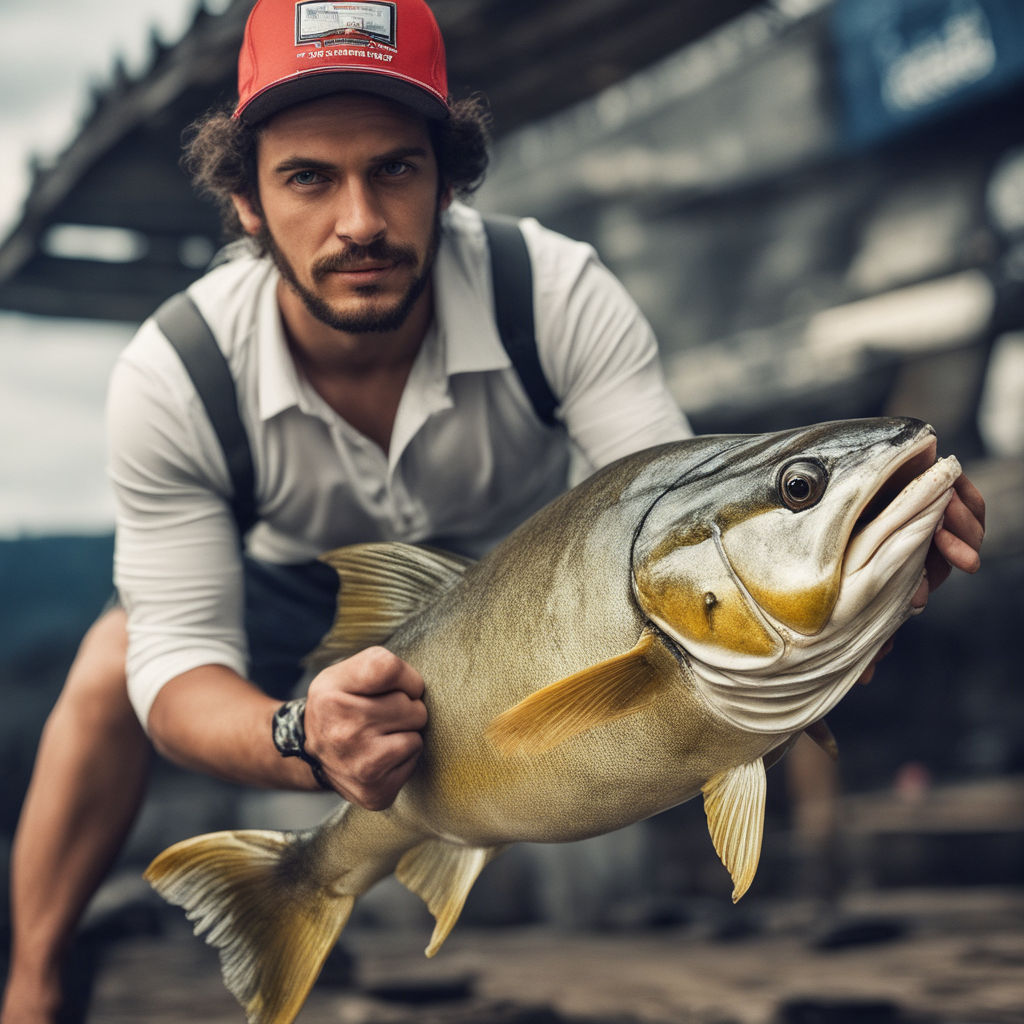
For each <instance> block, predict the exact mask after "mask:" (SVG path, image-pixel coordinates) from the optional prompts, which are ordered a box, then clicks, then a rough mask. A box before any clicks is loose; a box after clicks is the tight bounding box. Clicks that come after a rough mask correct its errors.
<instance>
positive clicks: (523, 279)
mask: <svg viewBox="0 0 1024 1024" xmlns="http://www.w3.org/2000/svg"><path fill="white" fill-rule="evenodd" d="M483 221H484V230H485V231H486V232H487V245H488V247H489V249H490V252H491V281H492V283H493V292H494V318H495V322H496V323H497V326H498V333H499V334H500V335H501V341H502V344H503V345H504V346H505V350H506V351H507V352H508V354H509V358H510V359H511V360H512V365H513V366H514V367H515V369H516V373H518V374H519V379H520V381H521V382H522V385H523V387H524V388H525V389H526V394H527V396H528V397H529V399H530V402H531V403H532V405H533V409H534V412H536V414H537V418H538V419H539V420H540V421H541V422H542V423H544V424H546V425H547V426H549V427H550V426H554V425H555V424H556V423H557V422H558V421H557V420H556V419H555V409H557V408H558V399H557V398H556V397H555V395H554V393H553V392H552V390H551V388H550V386H549V385H548V382H547V378H546V377H545V376H544V370H543V369H542V368H541V365H540V357H539V356H538V354H537V335H536V330H535V328H534V321H533V268H532V266H531V264H530V253H529V251H528V250H527V248H526V239H524V238H523V233H522V231H520V230H519V225H518V223H517V222H516V221H515V219H514V218H512V217H493V216H489V217H484V218H483Z"/></svg>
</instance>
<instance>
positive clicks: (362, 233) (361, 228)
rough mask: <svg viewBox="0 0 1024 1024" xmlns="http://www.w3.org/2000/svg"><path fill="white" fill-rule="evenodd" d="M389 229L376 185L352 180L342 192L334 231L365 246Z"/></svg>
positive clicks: (344, 238)
mask: <svg viewBox="0 0 1024 1024" xmlns="http://www.w3.org/2000/svg"><path fill="white" fill-rule="evenodd" d="M386 232H387V221H386V220H385V217H384V211H383V209H382V208H381V204H380V202H379V200H378V197H377V196H376V194H375V192H374V189H373V187H372V186H371V185H370V184H369V183H368V182H365V181H358V182H350V183H349V185H348V187H347V188H345V189H343V190H342V192H341V196H340V202H339V205H338V210H337V214H336V217H335V222H334V233H335V234H336V235H337V236H338V238H340V239H342V240H343V241H347V242H351V243H352V244H353V245H360V246H365V245H369V244H370V243H371V242H373V241H376V240H377V239H378V238H383V236H384V234H385V233H386Z"/></svg>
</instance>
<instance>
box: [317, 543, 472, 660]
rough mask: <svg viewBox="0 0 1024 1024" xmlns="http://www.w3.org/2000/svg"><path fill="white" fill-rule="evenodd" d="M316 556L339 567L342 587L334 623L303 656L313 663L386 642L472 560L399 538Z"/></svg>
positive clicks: (333, 566)
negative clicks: (409, 542)
mask: <svg viewBox="0 0 1024 1024" xmlns="http://www.w3.org/2000/svg"><path fill="white" fill-rule="evenodd" d="M320 561H322V562H326V563H327V565H329V566H331V567H332V568H333V569H334V570H335V571H336V572H337V573H338V576H339V582H340V590H339V596H338V611H337V615H336V616H335V619H334V625H333V626H331V628H330V630H328V632H327V635H326V636H325V637H324V638H323V640H322V641H321V642H320V646H319V647H318V648H317V649H316V651H314V652H313V653H312V654H311V655H310V656H309V657H308V658H307V659H306V663H307V665H309V666H311V667H313V668H322V667H323V666H324V665H329V664H331V663H332V662H335V661H338V660H339V659H340V658H347V657H348V656H349V655H351V654H355V653H356V652H357V651H361V650H363V648H365V647H372V646H373V645H374V644H380V643H384V641H385V640H387V638H388V637H389V636H391V634H392V633H394V631H395V630H396V629H397V628H398V627H399V626H400V625H401V624H402V623H403V622H405V621H406V619H409V618H411V617H412V616H413V615H415V614H416V613H417V612H419V611H422V610H423V609H424V608H426V607H427V605H429V604H431V602H433V601H435V600H436V599H437V598H438V597H440V596H441V594H443V593H444V592H445V591H446V590H449V589H450V588H451V587H453V586H454V585H455V584H456V583H458V581H459V580H460V579H462V574H463V573H464V572H465V571H466V569H467V567H468V566H470V565H472V564H473V563H472V559H468V558H463V557H462V556H461V555H453V554H451V553H450V552H447V551H440V550H438V549H436V548H426V547H419V546H417V545H415V544H403V543H401V542H399V541H394V542H389V543H379V544H351V545H349V546H348V547H343V548H335V550H334V551H329V552H328V553H327V554H325V555H323V556H321V559H320Z"/></svg>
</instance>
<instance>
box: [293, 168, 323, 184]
mask: <svg viewBox="0 0 1024 1024" xmlns="http://www.w3.org/2000/svg"><path fill="white" fill-rule="evenodd" d="M292 181H294V182H295V184H296V185H316V184H319V182H321V181H323V178H322V177H321V175H320V174H318V173H317V172H316V171H299V172H298V173H297V174H293V175H292Z"/></svg>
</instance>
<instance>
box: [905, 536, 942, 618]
mask: <svg viewBox="0 0 1024 1024" xmlns="http://www.w3.org/2000/svg"><path fill="white" fill-rule="evenodd" d="M924 570H925V578H926V579H927V580H928V587H929V590H936V589H937V588H938V587H939V586H940V585H941V584H942V583H944V582H945V581H946V580H947V579H948V578H949V573H950V565H949V562H947V561H946V557H945V555H943V554H942V552H941V551H940V550H939V548H938V546H937V545H936V544H935V542H934V539H933V541H932V546H931V547H930V548H929V549H928V554H927V555H926V556H925V560H924ZM914 596H915V598H916V597H917V595H916V594H915V595H914ZM926 603H927V601H926ZM915 607H917V606H916V605H915Z"/></svg>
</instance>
